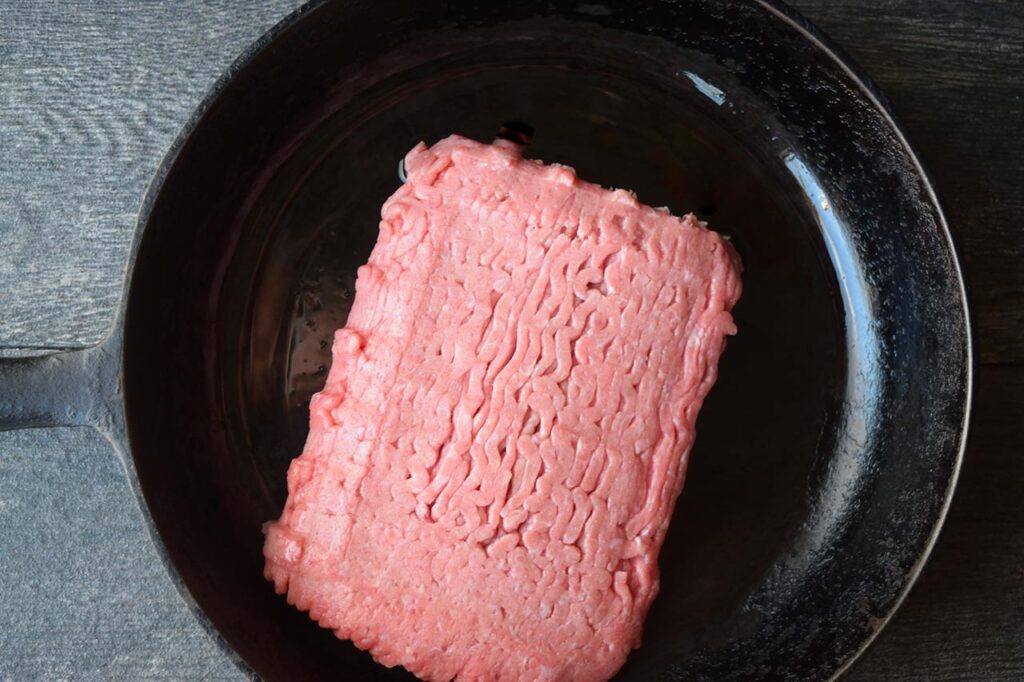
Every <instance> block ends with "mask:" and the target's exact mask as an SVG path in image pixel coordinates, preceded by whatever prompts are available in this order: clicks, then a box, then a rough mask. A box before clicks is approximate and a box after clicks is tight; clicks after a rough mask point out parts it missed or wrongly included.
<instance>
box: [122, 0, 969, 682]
mask: <svg viewBox="0 0 1024 682" xmlns="http://www.w3.org/2000/svg"><path fill="white" fill-rule="evenodd" d="M507 120H519V121H525V122H526V123H528V124H530V125H531V126H532V127H533V128H534V129H535V131H536V135H535V138H534V140H533V142H532V143H531V144H530V146H529V147H528V148H527V150H526V155H527V156H532V157H535V158H540V159H543V160H544V161H547V162H553V161H557V162H561V163H565V164H568V165H571V166H573V167H575V168H576V169H577V171H578V173H579V175H580V176H581V177H583V178H585V179H587V180H591V181H594V182H598V183H601V184H603V185H606V186H612V187H628V188H631V189H633V190H635V191H636V192H637V194H638V195H639V197H640V199H641V200H642V201H644V202H645V203H648V204H652V205H656V206H660V205H667V206H669V207H670V208H671V209H672V210H673V212H675V213H678V214H682V213H686V212H689V211H693V212H695V213H697V214H698V215H700V216H701V217H704V218H705V219H707V220H709V221H710V223H711V225H712V227H713V228H714V229H717V230H719V231H722V232H724V233H726V234H728V235H730V237H731V238H732V239H733V241H734V243H735V244H736V245H737V247H738V249H739V251H740V253H741V255H742V257H743V260H744V264H745V267H746V271H745V274H744V296H743V298H742V300H741V302H740V304H739V305H738V307H737V308H736V310H735V317H736V320H737V324H738V326H739V329H740V332H739V335H738V336H736V337H735V338H734V339H733V340H731V341H730V344H729V347H728V350H727V352H726V353H725V355H724V357H723V361H722V364H721V371H720V379H719V382H718V384H717V385H716V387H715V389H714V390H713V392H712V393H711V396H710V398H709V399H708V401H707V403H706V405H705V407H704V410H703V412H702V414H701V417H700V421H699V424H698V439H697V445H696V447H695V449H694V452H693V454H692V458H691V464H690V470H689V476H688V480H687V483H686V488H685V490H684V492H683V495H682V497H681V498H680V502H679V505H678V507H677V510H676V515H675V517H674V520H673V523H672V527H671V531H670V534H669V537H668V540H667V542H666V545H665V548H664V550H663V552H662V554H661V558H660V565H661V569H662V574H663V575H662V591H661V594H660V596H659V597H658V598H657V600H656V601H655V603H654V607H653V609H652V611H651V614H650V617H649V619H648V622H647V626H646V629H645V638H644V644H643V647H642V648H640V649H639V650H637V651H636V652H634V654H633V655H632V656H631V657H630V659H629V661H628V663H627V664H626V666H625V668H624V669H623V670H622V672H621V673H620V675H619V679H622V680H653V679H736V678H742V679H753V678H771V679H774V678H796V677H799V678H826V677H829V676H832V675H834V674H836V673H837V672H838V671H840V670H841V669H843V668H844V667H845V666H846V665H848V664H849V662H850V661H851V660H852V658H853V657H854V656H855V655H856V654H857V653H858V652H859V651H861V650H862V648H863V647H864V646H866V644H867V642H869V641H870V640H871V638H872V637H873V636H874V635H875V634H876V632H877V631H878V630H879V628H881V626H882V625H883V624H884V623H885V622H886V620H887V619H888V617H889V616H890V614H891V612H892V610H893V609H894V608H895V607H896V606H897V605H898V603H899V601H900V600H901V598H902V596H903V595H904V594H905V591H906V590H907V589H908V588H909V585H910V583H911V582H912V581H913V579H914V577H915V576H916V574H917V572H918V571H919V570H920V566H921V564H922V562H923V561H924V559H925V557H926V556H927V553H928V550H929V549H930V547H931V544H932V543H933V541H934V539H935V534H936V533H937V530H938V526H939V525H940V523H941V519H942V517H943V515H944V513H945V509H946V508H947V506H948V503H949V499H950V495H951V493H952V487H953V484H954V482H955V478H956V471H957V469H958V466H959V458H960V455H961V449H962V441H963V438H964V434H965V429H966V415H967V409H968V402H969V393H970V341H969V333H968V321H967V314H966V309H965V303H964V293H963V286H962V282H961V278H960V275H959V270H958V266H957V263H956V259H955V254H954V251H953V248H952V245H951V242H950V237H949V233H948V230H947V227H946V225H945V222H944V219H943V216H942V214H941V211H940V209H939V207H938V205H937V201H936V198H935V195H934V193H933V191H932V189H931V186H930V184H929V181H928V179H927V177H926V176H925V174H924V173H923V171H922V170H921V167H920V165H919V164H918V162H917V160H916V158H915V156H914V155H913V153H912V151H911V150H910V149H909V147H908V145H907V143H906V141H905V140H904V139H903V136H902V134H901V133H900V131H899V129H898V127H897V126H896V124H895V123H894V122H893V120H892V118H891V116H890V114H889V112H888V110H887V108H886V106H885V105H884V104H883V103H882V102H880V100H879V97H878V95H877V94H876V93H875V92H874V90H873V89H872V87H871V86H870V85H869V84H867V83H866V81H865V80H864V79H863V78H862V77H859V76H858V75H857V73H856V72H855V71H854V70H853V69H851V67H849V66H848V62H847V61H845V60H844V59H843V58H842V57H841V56H837V54H836V51H835V49H834V48H831V47H829V46H827V44H826V43H825V42H824V39H823V38H821V37H820V35H819V34H817V32H815V31H814V30H813V29H811V28H809V27H808V26H806V24H805V23H804V22H803V20H801V19H800V18H799V17H796V16H795V15H793V14H792V13H791V12H789V11H788V10H786V9H785V8H783V7H781V5H778V4H776V3H773V2H771V3H769V2H756V1H745V2H723V1H707V2H703V1H701V0H680V1H674V2H660V3H654V2H645V3H638V4H636V5H630V6H629V7H628V8H627V6H626V5H625V4H624V3H623V4H622V5H621V6H619V5H617V4H614V5H613V4H607V5H606V4H600V3H597V4H591V3H582V4H581V3H579V2H561V1H554V2H530V1H525V2H518V3H515V4H514V5H503V4H483V3H479V4H478V3H468V2H441V1H435V0H430V1H420V2H401V1H397V0H395V1H388V2H357V1H352V2H338V3H324V4H319V3H314V5H312V6H309V7H306V8H304V9H303V10H300V11H299V12H298V13H296V15H294V16H293V17H291V18H289V19H288V20H286V21H285V22H283V23H282V24H281V25H280V26H279V27H277V28H276V29H274V30H273V31H272V32H271V33H270V34H269V35H268V36H267V37H265V38H264V39H263V40H262V41H260V43H258V44H257V45H256V46H254V48H253V49H252V51H251V52H250V53H249V54H247V55H245V56H244V57H243V58H242V59H240V60H239V62H238V63H237V65H236V67H235V68H234V69H233V70H232V73H230V74H228V75H227V76H226V77H225V79H224V80H223V81H222V82H221V83H220V84H219V85H218V86H217V88H216V89H215V91H214V93H213V94H212V95H211V96H210V98H209V99H208V100H207V102H206V104H205V105H204V107H203V108H202V109H201V110H200V111H199V112H197V114H196V117H195V118H194V120H193V121H192V123H191V124H190V126H189V128H188V129H187V130H186V132H185V133H184V134H183V135H182V138H181V140H180V142H179V144H178V145H177V146H176V148H175V149H174V150H173V151H172V153H171V154H170V155H169V157H168V161H167V163H166V164H165V166H164V169H163V171H162V173H161V176H160V177H159V178H158V179H157V181H156V182H155V183H154V186H153V190H152V191H151V193H150V196H149V198H148V199H147V203H146V207H145V208H146V210H145V211H144V215H143V219H142V221H141V223H140V232H139V238H138V241H137V249H136V253H135V256H134V267H133V268H132V270H131V272H132V274H131V276H130V288H129V297H128V300H127V303H126V306H125V310H124V319H123V323H124V326H123V335H122V331H121V330H118V331H117V332H116V333H115V334H114V336H113V337H112V339H111V340H110V341H109V342H108V343H107V344H106V346H105V347H104V352H103V357H110V358H115V359H116V361H120V362H122V369H123V373H122V379H121V381H122V386H123V397H122V396H121V395H120V394H114V395H112V396H111V397H109V398H108V400H109V401H110V402H111V404H113V407H112V408H111V411H110V414H113V415H114V416H113V417H108V418H107V428H106V431H107V432H108V433H109V434H111V435H112V437H113V438H114V440H115V441H118V442H119V443H120V445H121V447H123V448H124V450H125V451H130V453H131V455H132V461H133V462H134V468H135V471H136V472H137V476H138V482H139V486H140V488H141V492H142V493H143V494H144V500H145V505H146V507H147V509H148V511H149V513H150V514H151V516H152V525H153V528H154V530H155V535H156V537H158V538H159V541H160V542H161V543H162V545H163V547H165V548H166V557H167V560H168V563H169V565H170V567H171V569H172V573H175V574H176V575H177V576H178V577H180V584H181V586H182V588H183V593H184V594H185V595H186V597H187V598H188V599H189V600H190V602H191V603H192V604H193V605H194V606H195V607H196V609H197V613H199V614H200V618H201V619H202V621H203V622H204V623H205V624H207V626H209V627H210V629H211V631H214V632H215V633H216V634H217V636H218V637H220V638H222V641H223V642H225V643H226V645H227V646H228V647H229V648H230V650H232V651H233V652H235V654H236V655H237V657H238V660H239V663H240V665H242V666H243V669H245V670H249V671H252V672H255V673H256V674H258V675H260V676H262V677H265V678H267V679H273V680H279V679H280V680H283V679H289V680H292V679H319V678H334V679H337V678H341V679H356V680H364V679H405V678H408V677H409V676H408V675H407V674H406V673H404V672H403V671H402V670H401V669H395V670H388V669H385V668H383V667H381V666H378V665H376V664H375V663H374V662H373V661H372V659H370V657H369V656H368V655H366V654H365V653H363V652H360V651H358V650H357V649H356V648H355V647H354V646H353V645H351V644H350V643H346V642H342V641H339V640H337V639H335V638H334V637H333V636H332V635H331V633H329V632H326V631H323V630H320V629H318V628H317V626H316V625H315V624H314V623H312V622H311V621H309V620H308V619H307V618H306V617H305V615H303V614H299V613H297V612H295V611H294V610H293V609H292V608H291V607H289V606H287V605H286V604H285V603H284V600H283V599H281V598H279V597H277V596H275V595H274V594H273V590H272V588H271V586H270V585H269V583H266V582H265V581H264V580H263V578H262V559H261V555H260V548H261V544H262V535H261V533H260V526H261V524H262V523H263V522H264V521H267V520H269V519H272V518H276V517H277V515H278V514H279V512H280V509H281V507H282V505H283V502H284V498H285V492H286V491H285V471H286V469H287V466H288V463H289V461H290V459H291V458H292V457H294V456H296V455H297V454H298V453H299V452H300V450H301V447H302V443H303V441H304V437H305V434H306V429H307V424H306V420H307V413H306V409H307V406H308V402H309V398H310V396H311V395H312V393H314V392H315V391H316V390H318V389H319V388H320V386H321V385H322V382H323V380H324V377H325V375H326V369H327V366H328V364H329V360H330V352H329V341H330V338H331V336H332V334H333V331H334V330H335V329H336V328H337V327H339V326H341V325H342V324H343V323H344V321H345V319H346V316H347V313H348V310H349V307H350V305H351V302H352V296H353V282H354V278H355V270H356V268H357V267H358V266H359V265H360V264H362V263H363V262H364V261H365V259H366V258H367V256H368V255H369V252H370V249H371V248H372V246H373V244H374V241H375V239H376V233H377V221H378V217H379V209H380V206H381V204H382V202H383V201H384V199H385V198H386V197H387V196H388V195H389V194H391V193H392V192H393V191H394V190H395V189H396V187H397V186H398V183H399V179H398V177H397V173H396V163H397V161H398V159H400V158H401V157H402V156H403V155H404V154H405V152H406V151H408V150H409V149H410V148H411V147H412V146H413V145H414V144H416V143H417V142H419V141H421V140H424V141H427V142H428V143H430V142H434V141H436V140H438V139H440V138H441V137H444V136H446V135H448V134H450V133H459V134H462V135H466V136H469V137H474V138H476V139H480V140H489V139H490V138H492V137H493V135H494V133H495V132H496V130H497V128H498V126H499V124H501V123H502V122H504V121H507ZM122 344H123V345H122ZM122 399H123V405H124V409H125V412H124V413H123V416H119V415H122V413H121V412H120V410H121V405H122V403H121V400H122ZM121 419H124V422H123V423H122V422H121ZM125 426H126V427H127V440H126V441H125V440H123V439H124V438H125V434H124V433H123V432H122V431H121V429H122V428H123V427H125Z"/></svg>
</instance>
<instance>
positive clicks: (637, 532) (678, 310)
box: [264, 137, 740, 680]
mask: <svg viewBox="0 0 1024 682" xmlns="http://www.w3.org/2000/svg"><path fill="white" fill-rule="evenodd" d="M406 169H407V172H408V176H409V177H408V182H407V183H406V184H405V185H403V186H402V187H401V188H400V189H399V190H398V191H397V192H396V193H395V194H394V195H393V196H392V197H391V198H390V199H388V201H387V203H386V204H385V205H384V208H383V212H382V216H383V219H382V221H381V223H380V236H379V241H378V242H377V245H376V248H375V249H374V251H373V255H372V256H371V257H370V260H369V263H368V264H367V265H365V266H364V267H363V268H362V269H361V270H360V272H359V277H358V281H357V284H356V287H357V294H356V298H355V303H354V306H353V307H352V312H351V315H350V317H349V321H348V324H347V326H346V327H345V328H343V329H341V330H339V331H338V332H337V334H336V336H335V340H334V346H333V354H334V360H333V364H332V366H331V370H330V374H329V376H328V378H327V383H326V386H325V387H324V389H323V391H322V392H320V393H319V394H317V395H316V396H315V397H314V398H313V401H312V404H311V405H310V413H311V414H310V433H309V439H308V441H307V443H306V446H305V449H304V451H303V453H302V455H301V456H300V457H299V458H297V459H296V460H295V461H294V462H293V463H292V465H291V468H290V469H289V471H288V490H289V496H288V502H287V505H286V506H285V509H284V513H283V515H282V516H281V519H280V520H278V521H276V522H273V523H269V524H267V526H266V528H265V533H266V544H265V549H264V554H265V556H266V560H267V563H266V575H267V578H268V579H269V580H272V581H273V582H274V584H275V586H276V589H277V591H278V592H279V593H282V594H287V598H288V601H289V602H291V603H292V604H294V605H295V606H296V607H298V608H299V609H302V610H308V611H309V615H310V616H311V617H312V618H313V619H314V620H316V621H317V622H319V623H320V624H321V625H322V626H323V627H326V628H330V629H332V630H334V631H335V633H336V634H337V636H338V637H340V638H343V639H351V640H352V641H353V642H355V644H356V645H357V646H359V647H361V648H363V649H367V650H369V651H370V652H371V653H372V654H373V656H374V658H376V660H377V661H379V662H381V663H383V664H384V665H388V666H392V665H402V666H405V668H407V669H408V670H410V671H411V672H413V673H414V674H416V675H418V676H420V677H421V678H423V679H426V680H449V679H451V678H453V677H457V678H459V679H460V680H601V679H607V678H608V677H611V676H612V675H614V674H615V672H616V671H617V670H618V669H619V667H620V666H621V665H622V664H623V662H624V661H625V659H626V656H627V654H628V653H629V651H630V650H631V649H632V648H633V647H636V646H638V645H639V643H640V634H641V626H642V624H643V620H644V617H645V615H646V613H647V610H648V607H649V606H650V604H651V600H652V599H653V598H654V596H655V594H656V593H657V591H658V568H657V556H658V551H659V549H660V547H661V544H662V541H663V539H664V537H665V531H666V528H667V527H668V523H669V516H670V515H671V513H672V508H673V505H674V504H675V500H676V497H677V496H678V495H679V493H680V490H681V489H682V486H683V475H684V472H685V469H686V461H687V454H688V452H689V450H690V447H691V445H692V444H693V439H694V423H695V421H696V419H697V412H698V410H699V409H700V405H701V402H702V401H703V399H704V396H705V395H706V394H707V392H708V390H709V389H710V388H711V385H712V384H713V383H714V381H715V376H716V368H717V363H718V358H719V354H720V353H721V352H722V349H723V347H724V345H725V336H726V335H727V334H732V333H733V332H734V326H733V321H732V317H731V315H730V312H729V311H730V309H731V308H732V306H733V304H734V303H735V302H736V300H737V298H738V297H739V295H740V276H739V272H740V266H739V261H738V258H737V256H736V254H735V252H734V251H733V250H732V248H731V247H730V246H729V244H728V243H727V242H726V241H724V240H723V239H722V238H721V237H720V236H718V235H716V234H715V233H713V232H710V231H708V230H707V229H705V227H704V226H703V225H702V224H701V223H699V222H697V220H696V219H694V218H693V217H692V216H687V217H686V218H684V219H678V218H675V217H672V216H671V215H669V214H668V213H667V211H664V210H656V209H652V208H649V207H647V206H643V205H641V204H639V203H638V202H637V201H636V199H635V197H634V196H633V195H632V194H630V193H629V192H625V191H622V190H618V191H608V190H604V189H602V188H600V187H597V186H595V185H591V184H588V183H585V182H582V181H580V180H578V179H577V178H576V176H575V174H574V173H573V171H572V170H571V169H569V168H566V167H563V166H558V165H550V166H545V165H542V164H540V163H538V162H534V161H529V160H524V159H522V158H520V156H519V153H518V147H516V146H515V145H512V144H511V143H505V142H498V143H496V144H494V145H484V144H478V143H476V142H472V141H469V140H466V139H463V138H460V137H450V138H448V139H446V140H443V141H441V142H439V143H437V144H436V145H434V146H433V147H431V148H427V147H425V146H423V145H419V146H417V147H416V148H415V149H413V150H412V151H411V152H410V153H409V155H408V156H407V158H406Z"/></svg>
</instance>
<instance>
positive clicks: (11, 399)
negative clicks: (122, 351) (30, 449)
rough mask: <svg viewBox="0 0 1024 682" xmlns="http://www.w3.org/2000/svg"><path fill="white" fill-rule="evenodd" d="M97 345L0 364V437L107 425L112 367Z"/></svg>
mask: <svg viewBox="0 0 1024 682" xmlns="http://www.w3.org/2000/svg"><path fill="white" fill-rule="evenodd" d="M112 359H113V358H112V356H111V354H110V353H109V351H108V350H107V349H106V348H105V347H104V346H103V345H102V344H101V345H99V346H93V347H91V348H83V349H80V350H71V351H63V352H59V353H49V354H47V355H35V356H29V357H14V358H0V431H11V430H14V429H33V428H42V427H47V426H95V427H97V428H102V427H103V426H104V424H105V423H109V420H110V416H109V412H110V410H109V407H108V405H109V404H110V400H109V398H110V394H111V393H116V392H117V390H118V383H117V372H116V365H117V363H116V362H112Z"/></svg>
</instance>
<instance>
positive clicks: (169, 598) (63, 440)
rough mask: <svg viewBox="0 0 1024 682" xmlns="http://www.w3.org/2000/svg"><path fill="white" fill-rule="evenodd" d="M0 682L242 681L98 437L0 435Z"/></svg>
mask: <svg viewBox="0 0 1024 682" xmlns="http://www.w3.org/2000/svg"><path fill="white" fill-rule="evenodd" d="M0 523H2V524H3V527H4V531H3V532H2V533H0V575H2V576H3V588H2V590H0V594H2V598H0V679H5V680H32V679H47V680H55V679H65V680H70V679H75V680H138V679H152V680H157V679H167V680H170V679H180V680H184V679H189V680H198V679H207V680H233V679H242V675H241V673H240V672H239V671H238V670H237V669H236V668H235V667H234V664H232V663H231V662H229V661H228V659H227V658H226V657H225V656H224V655H223V653H221V651H220V650H219V649H218V648H217V647H216V645H215V644H214V643H213V641H212V640H211V639H210V638H209V637H208V636H207V635H206V633H205V632H204V631H203V630H202V628H200V627H199V626H198V625H197V624H196V623H195V621H194V620H193V618H192V615H191V614H190V613H189V611H188V610H187V609H186V608H185V606H184V602H182V600H181V598H180V597H179V596H178V593H177V592H176V591H175V589H174V588H173V587H172V585H171V583H170V581H169V580H168V578H167V576H166V574H165V573H164V569H163V566H162V564H161V563H160V560H159V559H158V558H157V556H156V553H155V552H154V550H153V547H152V544H151V543H150V540H149V536H148V535H147V534H146V531H145V529H144V527H143V524H142V518H141V516H140V514H139V510H138V507H137V506H136V504H135V501H134V498H133V497H132V495H131V492H130V490H129V488H128V484H127V481H126V479H125V477H124V472H123V469H122V467H121V464H120V462H118V461H117V458H116V457H115V455H114V454H113V451H112V450H111V449H110V447H109V445H108V444H107V442H106V441H105V440H104V439H103V438H102V437H100V436H99V435H98V434H97V433H96V432H94V431H93V430H92V429H46V430H41V431H17V432H11V433H0Z"/></svg>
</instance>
